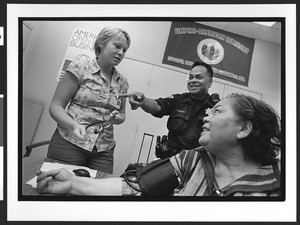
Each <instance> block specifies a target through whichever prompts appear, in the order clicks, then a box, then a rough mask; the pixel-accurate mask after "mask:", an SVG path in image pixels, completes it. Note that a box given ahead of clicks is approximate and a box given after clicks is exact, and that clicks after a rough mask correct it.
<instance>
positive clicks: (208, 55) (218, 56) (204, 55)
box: [197, 39, 224, 65]
mask: <svg viewBox="0 0 300 225" xmlns="http://www.w3.org/2000/svg"><path fill="white" fill-rule="evenodd" d="M197 54H198V56H199V58H200V59H201V60H202V61H203V62H205V63H207V64H213V65H215V64H218V63H219V62H221V61H222V60H223V58H224V48H223V46H222V45H221V44H220V42H218V41H216V40H214V39H204V40H202V41H200V42H199V44H198V46H197Z"/></svg>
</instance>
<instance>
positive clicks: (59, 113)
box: [49, 104, 77, 131]
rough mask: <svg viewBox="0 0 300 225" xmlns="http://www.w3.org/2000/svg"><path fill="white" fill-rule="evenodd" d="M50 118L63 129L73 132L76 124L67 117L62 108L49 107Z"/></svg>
mask: <svg viewBox="0 0 300 225" xmlns="http://www.w3.org/2000/svg"><path fill="white" fill-rule="evenodd" d="M49 113H50V115H51V117H52V118H53V119H54V120H55V121H56V122H57V123H58V124H59V125H60V126H61V127H63V128H65V129H67V130H70V131H73V130H74V128H75V127H76V125H77V123H76V122H75V121H74V120H73V119H72V118H71V117H70V116H69V115H68V113H67V112H66V111H65V109H64V108H62V107H61V106H59V105H52V104H51V105H50V109H49Z"/></svg>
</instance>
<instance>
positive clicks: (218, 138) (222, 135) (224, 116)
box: [199, 98, 242, 153]
mask: <svg viewBox="0 0 300 225" xmlns="http://www.w3.org/2000/svg"><path fill="white" fill-rule="evenodd" d="M233 101H234V99H230V98H228V99H223V100H221V101H220V102H218V103H217V104H216V105H215V106H214V107H213V108H212V110H211V112H209V113H208V114H209V115H208V116H207V117H205V118H204V119H203V120H204V125H203V131H202V133H201V137H200V138H199V143H200V144H201V145H202V146H204V147H205V149H206V150H207V151H209V152H211V153H213V152H216V151H223V150H226V149H227V148H228V149H230V148H231V147H234V146H235V145H236V144H237V141H238V139H237V134H238V133H239V132H240V131H241V129H242V123H240V122H238V121H237V117H236V115H235V113H234V111H233V109H232V104H233Z"/></svg>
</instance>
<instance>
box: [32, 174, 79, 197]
mask: <svg viewBox="0 0 300 225" xmlns="http://www.w3.org/2000/svg"><path fill="white" fill-rule="evenodd" d="M36 175H37V176H38V177H37V180H36V182H37V190H38V192H39V193H50V194H70V191H71V187H72V183H73V181H74V177H75V175H73V174H72V173H71V172H69V171H68V170H66V169H57V170H51V171H47V172H42V171H41V170H38V171H37V172H36Z"/></svg>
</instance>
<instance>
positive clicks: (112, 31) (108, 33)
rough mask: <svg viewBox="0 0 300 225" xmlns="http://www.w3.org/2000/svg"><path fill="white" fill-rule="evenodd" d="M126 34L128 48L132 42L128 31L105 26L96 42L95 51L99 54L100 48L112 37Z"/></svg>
mask: <svg viewBox="0 0 300 225" xmlns="http://www.w3.org/2000/svg"><path fill="white" fill-rule="evenodd" d="M120 36H124V37H125V38H126V39H127V45H128V48H129V46H130V43H131V39H130V36H129V34H128V33H127V31H125V30H123V29H121V28H117V27H105V28H103V29H102V30H101V31H100V33H99V34H98V36H97V39H96V40H95V43H94V51H95V53H96V55H97V51H98V49H99V48H101V47H103V46H104V45H105V44H106V43H107V42H108V41H109V40H110V39H111V38H112V37H120Z"/></svg>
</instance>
